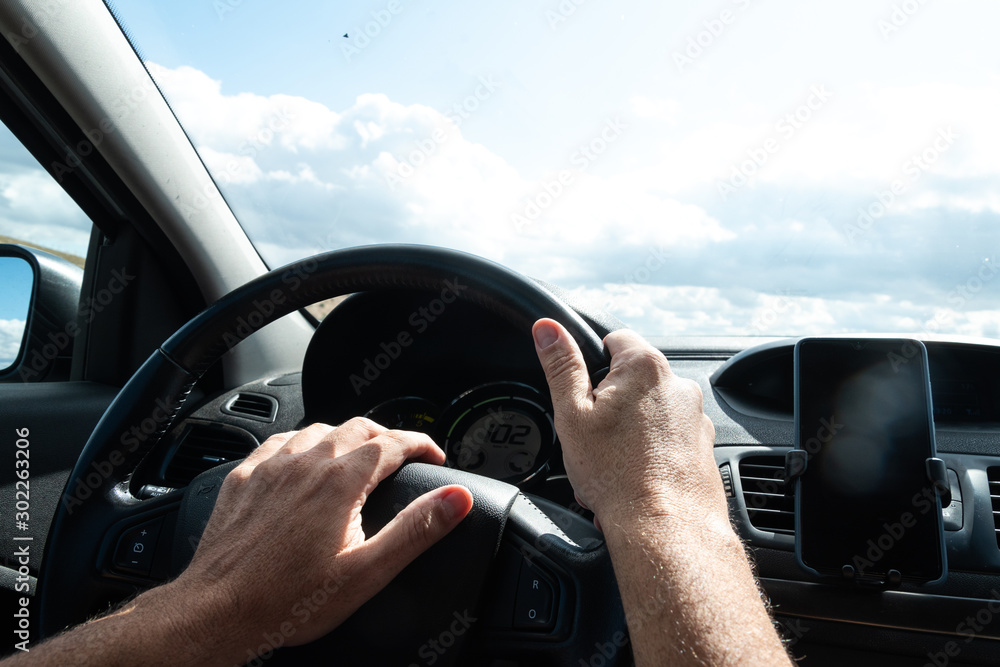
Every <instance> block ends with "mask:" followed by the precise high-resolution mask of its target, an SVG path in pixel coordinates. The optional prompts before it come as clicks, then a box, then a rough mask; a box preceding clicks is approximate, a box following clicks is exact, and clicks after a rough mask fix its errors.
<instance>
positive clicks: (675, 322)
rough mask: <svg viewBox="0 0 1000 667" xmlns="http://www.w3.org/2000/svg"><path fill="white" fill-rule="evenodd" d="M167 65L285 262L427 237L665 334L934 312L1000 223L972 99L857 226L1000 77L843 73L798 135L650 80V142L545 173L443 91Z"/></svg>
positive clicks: (234, 193)
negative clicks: (474, 127)
mask: <svg viewBox="0 0 1000 667" xmlns="http://www.w3.org/2000/svg"><path fill="white" fill-rule="evenodd" d="M149 66H150V71H151V72H153V74H154V76H155V77H156V79H157V81H158V82H159V83H160V85H161V86H162V87H163V88H164V89H165V90H166V91H167V94H168V97H169V98H170V99H171V102H172V105H173V107H174V108H175V110H176V111H177V113H178V115H179V117H180V119H181V121H182V123H183V124H184V125H185V127H186V128H187V129H188V131H189V133H190V134H191V136H192V137H193V139H194V141H195V143H196V145H197V146H198V148H199V150H200V151H201V154H202V155H203V156H204V159H205V161H206V163H207V164H208V165H209V166H210V167H211V168H212V169H213V170H214V171H215V173H216V175H217V177H218V175H219V174H220V173H224V174H228V177H221V178H219V180H220V182H222V183H223V185H224V190H225V192H226V195H227V198H228V199H229V201H230V202H232V204H233V206H234V208H235V209H236V211H237V214H238V215H239V217H240V219H241V222H242V223H243V224H244V225H245V226H246V228H247V229H248V231H249V233H250V235H251V238H253V239H254V241H255V243H256V244H257V247H258V248H259V249H260V250H261V252H262V253H263V254H264V255H265V258H266V259H267V260H268V261H269V262H270V263H271V264H272V265H275V266H277V265H280V264H284V263H286V262H289V261H292V260H294V259H297V258H298V257H301V256H303V255H306V254H309V253H312V252H316V251H321V250H330V249H334V248H338V247H346V246H352V245H360V244H367V243H377V242H410V243H427V244H434V245H442V246H448V247H454V248H460V249H463V250H468V251H471V252H474V253H477V254H480V255H483V256H486V257H489V258H491V259H494V260H497V261H500V262H502V263H505V264H507V265H509V266H511V267H512V268H515V269H517V270H519V271H522V272H524V273H526V274H528V275H532V276H535V277H538V278H541V279H544V280H547V281H549V282H553V283H556V284H559V285H562V286H564V287H567V288H570V289H574V290H576V291H577V292H578V293H579V294H580V295H582V296H584V297H587V298H589V299H591V300H592V301H595V302H597V303H600V304H606V305H607V306H608V307H609V308H610V309H611V310H612V311H613V312H614V313H616V314H618V315H619V316H620V317H621V318H622V319H624V320H625V321H626V322H627V323H629V324H631V325H633V326H634V327H636V328H638V329H640V330H641V331H643V332H645V333H649V334H674V333H692V334H693V333H723V332H728V333H734V334H741V333H760V334H768V335H770V334H775V333H781V334H784V333H824V332H826V333H830V332H837V331H876V330H878V331H907V330H909V331H917V332H919V331H920V329H921V327H923V326H924V323H926V322H928V321H929V320H930V318H932V317H934V316H935V314H936V313H939V312H941V311H942V309H944V308H947V307H949V306H948V305H947V303H948V296H949V294H950V292H951V291H952V290H954V288H955V286H956V284H958V281H960V280H964V279H965V278H966V277H967V276H968V275H969V272H973V271H975V270H976V268H977V266H978V265H979V263H980V262H982V260H983V257H982V254H983V249H984V248H986V249H989V248H992V247H997V244H998V243H1000V226H998V225H996V224H995V223H996V220H995V219H994V217H995V214H996V212H997V211H1000V207H998V199H997V197H998V195H997V194H996V192H995V191H994V189H991V183H992V182H993V178H992V177H994V176H996V175H1000V172H998V171H997V170H998V169H1000V167H997V166H996V165H995V163H992V162H990V161H989V160H987V159H986V157H985V156H986V153H987V152H988V151H987V150H986V148H984V147H983V146H980V144H979V143H978V142H979V141H980V140H982V139H986V140H989V141H993V142H994V143H993V144H992V145H996V143H997V142H996V140H998V139H1000V136H994V135H995V134H996V133H997V130H996V129H995V128H994V129H988V130H982V129H980V128H983V127H990V126H991V125H992V124H991V123H986V122H983V123H982V124H980V123H979V122H975V123H973V122H971V121H969V122H968V123H966V122H964V121H963V122H962V123H959V122H958V121H957V120H955V121H954V125H955V128H956V131H957V133H958V135H959V139H958V140H956V142H955V143H954V145H953V146H950V147H949V148H948V150H947V151H945V152H943V153H942V155H941V158H940V159H939V160H937V161H936V162H935V163H934V164H933V165H931V166H929V168H927V169H926V170H924V171H922V172H921V173H920V176H919V178H918V179H915V180H914V181H913V182H912V183H910V184H909V185H908V187H907V191H906V192H905V193H903V194H902V195H900V196H898V197H897V198H896V200H895V201H894V202H893V203H892V205H890V206H889V207H888V208H887V211H886V213H885V215H884V216H880V217H879V218H878V219H877V220H876V221H875V222H874V224H873V226H872V227H870V228H868V229H866V230H864V233H863V234H862V235H860V237H854V236H852V235H849V234H847V233H846V231H845V230H846V229H847V228H848V227H849V226H850V225H851V224H853V223H856V220H855V219H856V217H857V215H858V209H859V208H860V207H866V206H868V205H869V204H870V203H871V202H872V201H876V197H877V195H878V193H879V192H880V191H881V190H884V189H885V188H887V187H889V186H890V184H891V183H892V180H893V179H895V178H898V177H899V176H900V174H901V172H902V170H903V168H904V162H905V160H907V159H908V158H909V156H911V155H912V154H913V153H914V151H919V150H922V148H923V147H925V146H927V145H931V144H933V142H934V140H935V136H936V135H935V133H936V132H937V131H938V129H939V128H942V127H948V123H950V122H952V120H953V119H954V118H956V117H957V115H958V114H959V112H960V111H961V110H962V109H963V108H965V107H966V106H967V105H971V106H975V109H976V110H975V111H972V112H970V113H972V114H973V115H976V114H978V116H977V118H974V119H972V120H976V121H986V120H987V118H986V117H985V116H984V114H987V113H988V112H987V111H984V110H983V111H981V110H980V109H986V108H994V109H995V108H997V106H1000V105H998V104H997V102H1000V94H997V93H995V92H992V91H990V90H988V86H986V85H983V86H981V87H966V88H942V87H940V86H938V87H935V86H934V85H913V86H898V87H895V88H890V89H882V91H881V92H879V93H871V94H868V93H867V92H864V91H865V90H866V89H865V86H864V85H862V84H859V85H858V90H861V91H862V92H863V93H864V94H861V93H859V92H858V90H855V91H851V90H846V89H841V90H837V89H833V88H831V90H832V91H833V93H834V97H832V98H831V100H830V101H829V102H827V103H825V104H824V106H823V107H822V108H820V109H818V110H816V111H815V113H814V115H813V117H812V118H811V119H810V120H809V121H808V122H807V123H803V124H802V127H801V128H799V129H797V130H796V131H795V132H794V134H793V136H790V137H789V136H783V135H782V134H781V132H780V131H779V130H778V129H777V123H778V122H780V121H781V119H782V117H781V116H780V115H779V116H777V117H775V116H774V115H773V112H769V111H767V110H762V109H760V108H756V107H753V106H748V107H747V111H746V116H745V117H743V118H742V119H741V122H738V123H736V122H733V121H732V120H723V117H722V116H719V115H709V116H708V117H706V118H701V117H699V116H698V112H697V111H695V110H691V109H686V108H684V107H682V106H681V105H680V103H678V102H677V101H675V100H672V99H655V98H652V97H642V96H635V97H633V98H631V101H630V108H631V113H633V114H634V117H632V118H629V119H628V123H629V129H628V133H630V134H629V135H628V136H624V137H623V138H622V140H621V141H622V142H623V143H625V142H628V141H631V142H634V143H633V144H632V146H633V148H634V147H635V146H636V144H644V145H643V146H642V148H643V150H637V151H634V152H633V153H628V151H625V150H624V147H622V150H618V152H617V153H616V152H615V151H616V149H617V148H618V146H616V145H615V144H614V143H613V141H612V142H609V147H608V150H607V156H608V157H607V159H605V158H604V157H603V156H598V157H596V158H595V159H594V160H592V161H589V162H586V163H582V164H581V163H580V162H579V161H577V160H575V159H573V157H571V156H567V157H566V160H565V162H564V163H563V164H554V165H552V166H551V170H550V171H548V172H546V173H543V174H542V176H541V177H540V178H539V179H538V180H534V179H529V178H527V177H525V175H524V174H523V173H522V172H521V171H519V169H518V168H515V166H513V165H512V164H511V163H510V162H509V161H508V160H507V159H505V157H504V155H503V150H502V149H503V146H502V145H485V144H484V143H480V142H476V141H472V140H470V139H469V137H468V136H467V133H466V131H465V128H463V127H462V126H461V124H462V123H461V119H460V118H458V117H457V116H454V115H449V116H446V115H445V114H443V113H440V112H438V111H436V110H435V109H432V108H430V107H427V106H424V105H420V104H410V105H404V104H400V103H399V102H396V101H393V100H392V99H390V98H389V97H388V96H386V95H383V94H365V95H361V96H359V97H357V98H356V100H355V101H354V103H353V104H351V105H349V106H348V107H347V108H344V109H338V110H331V109H328V108H326V107H324V106H323V105H321V104H318V103H316V102H312V101H310V100H306V99H304V98H299V97H291V96H280V95H274V96H269V97H267V96H259V95H252V94H248V93H239V94H226V93H224V92H223V91H222V86H221V84H220V82H218V81H214V80H212V79H210V78H209V77H208V76H206V75H205V74H203V73H201V72H198V71H197V70H193V69H191V68H186V67H181V68H178V69H176V70H170V69H167V68H163V67H160V66H157V65H155V64H152V63H150V64H149ZM809 90H810V88H809V87H808V86H807V87H805V88H803V93H802V95H800V96H798V97H796V98H795V99H794V100H792V102H793V104H792V105H791V106H790V108H789V111H794V110H795V108H797V106H796V105H801V104H803V103H804V101H805V100H806V99H808V97H807V96H808V94H809ZM942 96H950V98H949V99H948V100H946V101H941V100H940V99H938V98H940V97H942ZM799 98H801V99H799ZM928 100H934V102H933V104H930V105H925V106H919V105H920V103H922V102H927V101H928ZM976 105H978V106H976ZM990 105H992V106H990ZM279 116H280V119H279ZM731 117H732V115H730V116H729V118H731ZM737 117H739V116H737ZM896 118H906V120H905V121H901V122H900V123H897V124H895V125H894V124H893V122H892V121H893V119H896ZM965 118H966V119H968V116H966V117H965ZM275 119H279V120H277V121H276V120H275ZM471 122H475V118H473V120H472V121H471ZM654 126H655V127H656V128H659V129H655V130H654V129H652V128H654ZM973 126H974V128H975V130H974V131H973V130H966V129H964V128H966V127H973ZM885 127H890V128H891V129H890V130H889V131H885V130H884V129H883V128H885ZM959 128H962V129H959ZM963 132H967V134H963ZM975 132H980V133H981V132H986V135H983V134H975ZM771 137H778V138H779V139H781V142H780V147H779V150H778V151H777V152H776V153H774V154H773V155H772V156H771V157H770V158H769V160H768V162H767V163H766V164H765V165H764V166H763V167H762V168H760V169H759V170H758V173H756V174H755V175H754V176H753V177H752V178H751V179H750V182H749V184H748V185H747V186H745V187H743V188H740V189H738V190H737V191H736V193H735V194H734V195H733V196H732V197H731V198H729V199H728V200H726V201H723V200H722V199H720V198H719V197H718V195H717V193H716V191H715V189H716V184H717V183H718V182H719V180H720V179H725V178H727V177H728V176H729V173H730V169H731V166H732V165H733V164H734V163H739V162H740V161H741V160H742V159H744V158H745V157H746V156H747V151H749V150H754V149H756V148H759V147H760V146H762V145H763V142H764V141H765V140H767V139H768V138H771ZM633 154H634V155H636V156H638V157H636V158H634V159H632V158H631V157H630V156H631V155H633ZM970 176H972V177H973V178H971V179H970V178H967V177H970ZM986 177H990V178H986ZM859 193H860V194H859ZM958 215H961V216H965V218H967V220H966V222H965V223H964V224H966V225H969V226H970V227H972V228H976V229H979V230H980V231H979V232H978V237H977V238H976V241H975V242H974V243H970V242H969V241H968V240H966V239H963V238H962V237H961V235H959V234H957V232H958V231H959V230H960V228H959V227H958V226H956V224H955V222H954V221H953V218H954V217H955V216H958ZM653 250H655V253H656V257H657V258H660V259H657V260H656V261H651V260H650V253H651V252H652V251H653ZM662 257H666V258H668V259H666V260H662ZM653 264H655V265H656V269H655V270H653V271H649V272H648V275H647V276H646V277H643V275H644V274H643V270H644V267H649V266H651V265H653ZM628 281H631V282H632V283H633V284H632V285H631V286H628V285H626V284H625V283H626V282H628ZM998 287H1000V281H997V284H996V286H993V285H992V284H991V285H989V286H988V288H986V289H984V290H983V292H982V294H980V295H979V297H978V300H977V301H976V303H974V304H973V303H969V304H967V305H963V306H962V307H961V308H953V310H954V312H953V313H950V314H949V315H948V316H947V318H944V319H942V320H941V321H942V322H947V331H953V332H960V333H967V334H970V335H982V334H987V335H996V333H997V327H996V321H995V318H993V317H991V315H990V313H991V312H992V311H993V310H994V309H997V308H1000V296H998V290H997V288H998ZM973 307H974V310H973ZM991 332H992V333H991ZM932 333H933V332H932Z"/></svg>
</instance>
